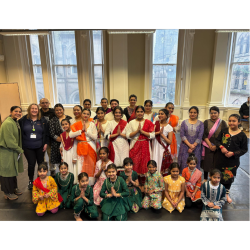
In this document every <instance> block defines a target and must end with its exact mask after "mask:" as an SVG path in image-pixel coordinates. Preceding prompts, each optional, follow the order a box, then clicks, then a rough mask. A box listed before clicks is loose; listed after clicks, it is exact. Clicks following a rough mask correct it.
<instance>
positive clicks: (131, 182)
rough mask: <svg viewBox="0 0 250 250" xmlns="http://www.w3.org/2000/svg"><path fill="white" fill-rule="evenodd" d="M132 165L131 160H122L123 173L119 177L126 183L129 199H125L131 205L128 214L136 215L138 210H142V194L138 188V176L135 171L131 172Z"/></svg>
mask: <svg viewBox="0 0 250 250" xmlns="http://www.w3.org/2000/svg"><path fill="white" fill-rule="evenodd" d="M133 165H134V163H133V160H132V159H131V158H129V157H127V158H125V159H124V160H123V167H124V169H125V171H124V172H122V173H121V174H120V177H122V178H123V179H124V180H125V181H126V184H127V186H128V190H129V197H127V198H128V199H129V200H130V202H131V204H132V207H131V210H130V212H132V213H137V212H138V211H139V209H140V208H142V205H141V203H142V193H141V189H140V188H139V180H138V175H137V173H136V172H135V171H133Z"/></svg>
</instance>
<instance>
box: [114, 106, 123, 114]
mask: <svg viewBox="0 0 250 250" xmlns="http://www.w3.org/2000/svg"><path fill="white" fill-rule="evenodd" d="M117 109H119V110H120V111H121V114H122V116H123V109H122V108H121V107H120V106H116V107H115V108H114V110H113V114H114V115H115V111H116V110H117Z"/></svg>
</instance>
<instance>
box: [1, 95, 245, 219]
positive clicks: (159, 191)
mask: <svg viewBox="0 0 250 250" xmlns="http://www.w3.org/2000/svg"><path fill="white" fill-rule="evenodd" d="M136 102H137V97H136V95H131V96H130V97H129V104H130V105H129V106H128V107H126V108H125V109H124V110H123V109H122V108H121V107H120V106H119V101H118V100H116V99H112V100H111V101H110V108H108V100H107V99H106V98H102V100H101V107H98V108H97V109H96V112H93V111H91V100H89V99H85V100H84V102H83V107H82V106H80V105H76V106H74V108H73V115H74V116H73V118H72V117H70V116H67V115H65V114H64V107H63V105H62V104H56V105H55V106H54V109H52V108H49V104H50V103H49V101H48V100H47V99H46V98H43V99H41V100H40V107H41V108H40V109H39V106H38V105H37V104H34V103H33V104H31V105H30V106H29V107H28V110H27V115H25V116H23V117H21V116H22V109H21V108H20V107H18V106H13V107H11V110H10V116H9V117H8V118H7V119H6V120H5V121H4V122H3V124H2V126H1V128H0V182H1V190H2V191H3V192H4V197H5V198H6V199H9V200H15V199H17V198H18V195H21V194H22V192H21V191H20V190H19V189H18V187H17V179H16V176H17V175H18V173H19V172H22V171H23V160H22V154H23V153H24V155H25V157H26V159H27V161H28V176H29V183H28V188H29V189H32V190H33V192H32V197H33V198H32V199H33V202H34V203H35V204H38V205H37V209H36V212H37V214H38V215H40V216H42V215H43V214H44V213H45V212H46V211H47V210H50V211H51V212H52V213H55V212H57V210H58V208H69V207H73V208H74V214H75V219H76V220H81V218H80V213H81V212H82V211H84V212H85V213H86V214H88V215H89V216H90V217H91V218H95V217H97V216H98V211H97V208H96V206H101V209H102V213H103V216H102V217H103V220H111V219H112V218H114V219H116V220H126V218H127V212H128V211H130V212H134V213H137V212H138V211H139V210H140V209H141V208H145V209H147V208H149V207H152V208H154V209H160V208H161V207H163V208H165V209H166V210H168V211H169V212H172V211H173V210H174V209H175V208H176V209H177V210H178V211H179V212H182V211H183V209H184V207H185V206H188V207H190V206H192V204H196V205H197V206H201V205H202V204H203V208H202V214H201V220H211V219H212V220H222V214H221V207H222V205H223V204H224V203H225V202H226V201H227V202H229V203H231V202H232V199H231V198H230V196H229V190H230V187H231V184H232V183H233V181H234V178H235V176H236V172H237V168H238V167H239V163H240V162H239V158H240V156H242V155H243V154H245V153H246V152H247V150H248V148H247V137H246V135H245V133H244V132H242V131H241V130H240V129H239V125H240V123H241V118H240V116H239V115H237V114H233V115H230V116H229V118H228V126H227V123H226V122H225V121H223V120H221V119H220V118H219V115H220V111H219V108H218V107H211V108H210V119H208V120H206V121H204V123H203V122H202V121H200V120H199V119H198V115H199V109H198V108H197V107H196V106H192V107H191V108H190V109H189V119H187V120H184V121H182V123H181V124H179V117H178V116H176V115H174V114H173V112H174V104H173V103H171V102H169V103H167V104H166V106H165V108H164V109H160V110H159V112H158V113H156V112H153V111H152V108H153V102H152V101H151V100H146V101H145V102H144V105H143V106H141V105H136ZM178 131H180V137H181V144H180V149H179V153H178V155H177V140H176V133H177V132H178ZM45 151H46V152H47V153H48V156H49V164H47V163H46V162H44V153H45ZM36 163H37V164H38V178H36V179H35V181H34V170H35V165H36ZM200 168H203V170H204V180H202V172H201V171H200ZM49 172H50V175H51V176H48V173H49ZM208 177H210V179H209V178H208ZM77 180H78V181H77ZM58 192H59V193H58Z"/></svg>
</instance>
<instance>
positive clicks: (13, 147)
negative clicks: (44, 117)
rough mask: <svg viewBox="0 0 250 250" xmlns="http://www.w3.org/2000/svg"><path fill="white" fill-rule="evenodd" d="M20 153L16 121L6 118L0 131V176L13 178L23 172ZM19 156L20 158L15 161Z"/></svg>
mask: <svg viewBox="0 0 250 250" xmlns="http://www.w3.org/2000/svg"><path fill="white" fill-rule="evenodd" d="M18 126H19V124H18ZM22 153H23V150H22V134H21V129H18V128H17V122H16V121H14V120H13V119H12V118H11V117H8V118H7V119H6V120H5V121H4V122H3V124H2V126H1V129H0V176H2V177H14V176H18V173H21V172H23V157H22ZM19 154H21V156H20V158H19V160H17V158H18V155H19Z"/></svg>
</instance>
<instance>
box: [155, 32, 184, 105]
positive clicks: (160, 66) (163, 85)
mask: <svg viewBox="0 0 250 250" xmlns="http://www.w3.org/2000/svg"><path fill="white" fill-rule="evenodd" d="M178 34H179V30H174V29H173V30H156V32H155V33H154V42H153V79H152V101H153V102H154V104H159V105H160V104H166V103H167V102H173V103H174V101H175V82H176V64H177V48H178Z"/></svg>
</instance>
